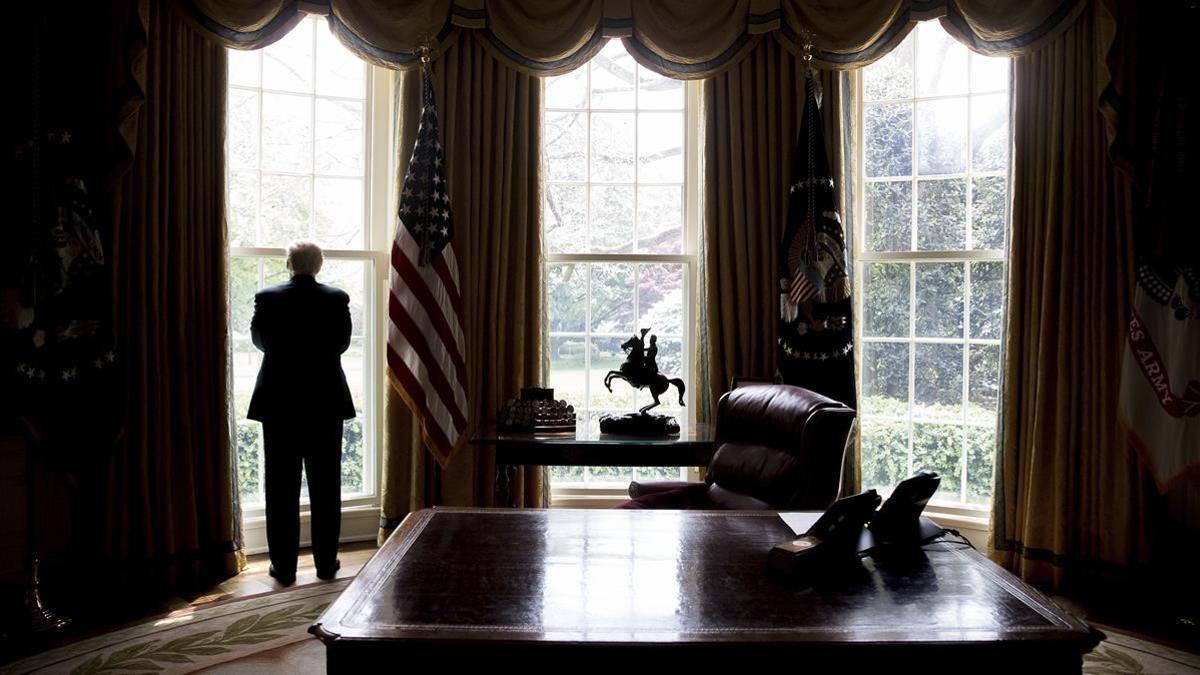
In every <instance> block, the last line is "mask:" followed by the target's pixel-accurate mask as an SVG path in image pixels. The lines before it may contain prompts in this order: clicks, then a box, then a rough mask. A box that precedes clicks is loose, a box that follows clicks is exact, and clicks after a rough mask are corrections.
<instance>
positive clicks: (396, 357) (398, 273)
mask: <svg viewBox="0 0 1200 675" xmlns="http://www.w3.org/2000/svg"><path fill="white" fill-rule="evenodd" d="M421 89H422V92H421V96H422V99H421V104H422V107H421V123H420V126H419V127H418V128H417V139H416V145H415V146H414V147H413V153H412V159H410V160H409V163H408V172H407V173H406V174H405V175H404V187H403V190H402V191H401V194H400V208H399V217H398V218H397V224H396V239H395V241H394V242H393V243H392V271H391V294H390V296H391V297H389V299H388V319H389V323H388V352H387V362H388V376H389V379H390V380H391V382H392V385H393V386H394V387H395V388H396V391H397V392H398V393H399V394H400V397H401V398H403V399H404V402H405V403H406V404H407V405H408V407H409V409H410V410H412V412H413V415H415V416H416V418H417V421H418V423H419V424H420V426H421V432H422V435H423V437H424V439H425V443H426V444H427V445H428V447H429V450H430V451H431V452H432V453H433V455H434V456H435V457H436V458H437V460H438V462H439V463H440V464H441V465H442V466H445V465H446V462H447V461H449V459H450V456H451V455H452V454H453V453H454V451H455V450H456V449H457V448H458V447H459V446H461V445H462V444H463V442H464V441H465V440H466V430H467V393H466V390H467V382H466V377H467V372H466V365H465V364H464V362H463V354H464V347H465V343H464V340H463V332H462V295H461V294H460V293H459V284H458V262H457V260H456V259H455V257H454V248H453V247H452V246H451V245H450V240H451V239H452V238H453V236H454V223H453V220H452V218H451V215H450V195H449V193H448V189H447V184H446V167H445V159H444V156H443V153H442V144H441V141H440V140H438V123H437V107H436V105H435V103H434V97H433V86H432V83H431V82H430V80H429V74H428V73H427V72H425V71H422V74H421Z"/></svg>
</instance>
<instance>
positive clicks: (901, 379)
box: [862, 342, 909, 417]
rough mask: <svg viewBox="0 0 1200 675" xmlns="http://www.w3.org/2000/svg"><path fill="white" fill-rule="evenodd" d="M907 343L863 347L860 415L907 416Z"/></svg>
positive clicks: (882, 343) (870, 344)
mask: <svg viewBox="0 0 1200 675" xmlns="http://www.w3.org/2000/svg"><path fill="white" fill-rule="evenodd" d="M908 350H909V344H908V343H907V342H867V343H865V344H863V357H862V381H863V385H862V386H863V391H862V395H863V411H864V412H866V413H869V414H872V415H889V416H901V417H903V416H905V415H908Z"/></svg>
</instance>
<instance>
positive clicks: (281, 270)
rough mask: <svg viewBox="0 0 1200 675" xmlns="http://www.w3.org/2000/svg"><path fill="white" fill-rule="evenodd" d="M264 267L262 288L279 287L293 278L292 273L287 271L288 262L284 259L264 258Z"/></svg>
mask: <svg viewBox="0 0 1200 675" xmlns="http://www.w3.org/2000/svg"><path fill="white" fill-rule="evenodd" d="M262 266H263V282H262V287H263V288H267V287H268V286H278V285H279V284H282V283H283V282H285V281H287V280H288V279H290V278H291V276H292V275H291V273H289V272H288V271H287V261H286V260H284V259H283V258H264V259H263V261H262Z"/></svg>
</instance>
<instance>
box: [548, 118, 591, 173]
mask: <svg viewBox="0 0 1200 675" xmlns="http://www.w3.org/2000/svg"><path fill="white" fill-rule="evenodd" d="M544 119H545V129H544V130H543V134H542V136H543V140H542V156H543V157H544V158H545V162H546V180H568V181H582V180H587V127H586V126H584V125H586V124H587V114H586V113H555V112H548V113H546V114H545V117H544Z"/></svg>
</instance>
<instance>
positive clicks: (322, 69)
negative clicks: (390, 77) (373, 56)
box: [315, 22, 367, 98]
mask: <svg viewBox="0 0 1200 675" xmlns="http://www.w3.org/2000/svg"><path fill="white" fill-rule="evenodd" d="M322 23H324V22H322ZM315 29H316V33H317V93H318V94H325V95H326V96H344V97H347V98H366V95H367V64H366V63H364V62H363V60H362V59H360V58H358V57H357V56H355V55H354V54H353V53H352V52H351V51H350V50H349V49H346V47H345V46H344V45H342V43H341V42H339V41H338V39H337V38H336V37H334V36H333V33H331V32H330V30H329V27H328V26H316V27H315Z"/></svg>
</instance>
